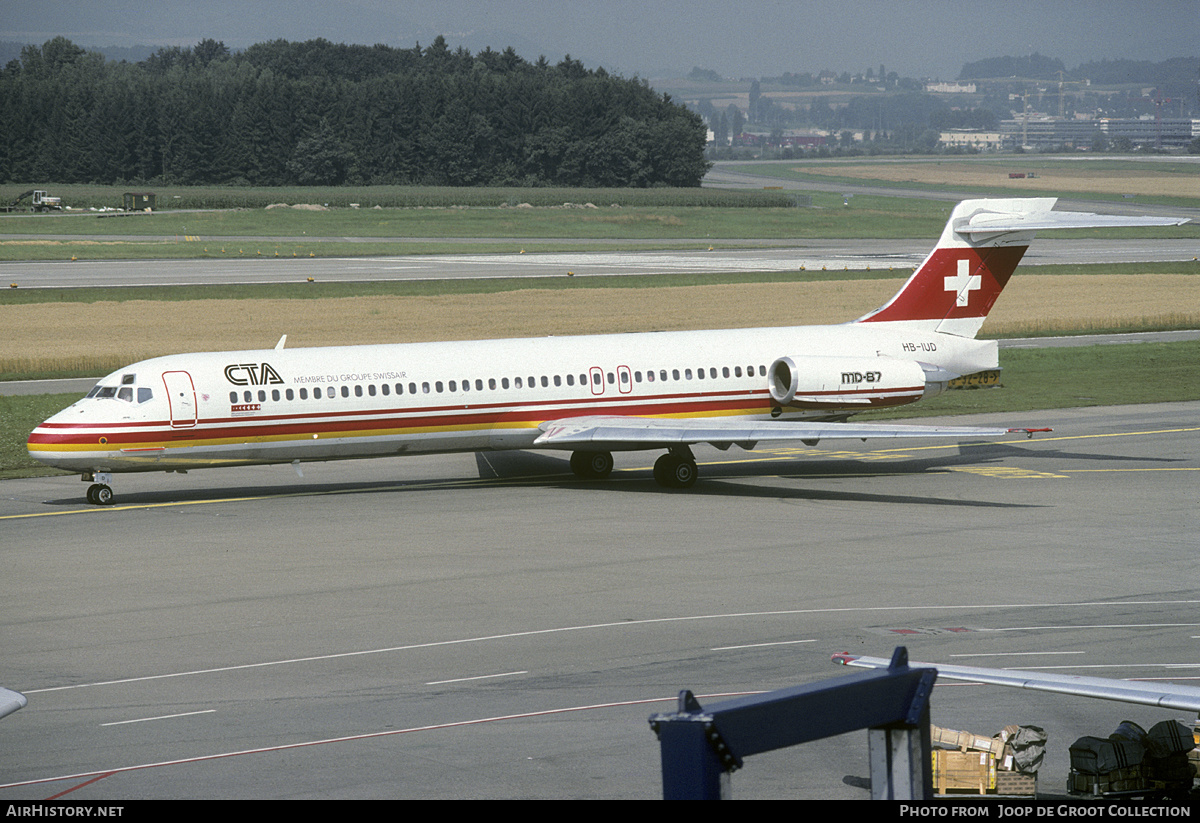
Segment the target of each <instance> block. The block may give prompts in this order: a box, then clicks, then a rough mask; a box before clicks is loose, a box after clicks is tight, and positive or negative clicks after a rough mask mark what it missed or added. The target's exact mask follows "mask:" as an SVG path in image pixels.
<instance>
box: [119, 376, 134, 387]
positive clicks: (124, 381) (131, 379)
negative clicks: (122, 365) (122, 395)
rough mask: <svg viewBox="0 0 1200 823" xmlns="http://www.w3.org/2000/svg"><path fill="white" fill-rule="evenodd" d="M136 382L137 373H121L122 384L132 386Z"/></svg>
mask: <svg viewBox="0 0 1200 823" xmlns="http://www.w3.org/2000/svg"><path fill="white" fill-rule="evenodd" d="M136 382H137V375H136V374H123V375H121V385H122V386H132V385H133V384H134V383H136Z"/></svg>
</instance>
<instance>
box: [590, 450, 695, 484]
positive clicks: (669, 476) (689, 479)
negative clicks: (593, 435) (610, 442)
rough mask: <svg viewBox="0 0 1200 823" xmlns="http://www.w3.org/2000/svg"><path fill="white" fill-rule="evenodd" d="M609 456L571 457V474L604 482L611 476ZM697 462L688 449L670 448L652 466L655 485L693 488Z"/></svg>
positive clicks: (611, 460) (596, 454)
mask: <svg viewBox="0 0 1200 823" xmlns="http://www.w3.org/2000/svg"><path fill="white" fill-rule="evenodd" d="M612 469H613V458H612V453H611V452H585V451H578V452H572V453H571V471H573V472H574V473H575V476H576V477H578V478H579V479H580V480H603V479H604V478H605V477H608V476H609V474H611V473H612ZM698 476H699V471H698V470H697V468H696V458H695V457H693V456H692V450H691V449H689V448H688V447H687V446H681V447H676V448H673V449H672V450H671V451H669V452H667V453H666V454H664V455H663V456H662V457H660V458H658V460H656V461H655V463H654V482H656V483H658V485H660V486H662V487H663V488H665V489H688V488H691V487H692V486H694V485H695V484H696V478H697V477H698Z"/></svg>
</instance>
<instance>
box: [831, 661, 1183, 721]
mask: <svg viewBox="0 0 1200 823" xmlns="http://www.w3.org/2000/svg"><path fill="white" fill-rule="evenodd" d="M833 662H835V663H841V664H842V665H844V666H857V667H858V668H863V669H886V668H887V667H888V664H889V663H890V662H891V661H889V660H885V659H884V658H882V657H860V656H858V655H853V654H846V653H845V652H843V653H842V654H835V655H834V656H833ZM908 665H910V666H912V667H914V668H931V669H937V673H938V677H944V678H947V679H949V680H967V681H971V682H973V683H988V684H991V685H994V686H1015V687H1017V688H1019V689H1031V690H1033V691H1042V692H1055V693H1057V694H1070V695H1076V696H1078V697H1095V698H1098V699H1100V700H1117V701H1120V702H1122V703H1137V704H1140V705H1143V706H1159V707H1161V708H1164V709H1177V710H1182V711H1189V712H1200V688H1198V687H1196V686H1179V685H1176V684H1174V683H1148V682H1145V681H1139V680H1113V679H1110V678H1107V677H1082V676H1078V675H1071V674H1050V673H1046V672H1029V671H1021V670H1020V669H984V668H977V667H975V666H942V665H938V664H934V663H912V662H910V663H909V664H908Z"/></svg>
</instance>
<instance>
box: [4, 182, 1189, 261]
mask: <svg viewBox="0 0 1200 823" xmlns="http://www.w3.org/2000/svg"><path fill="white" fill-rule="evenodd" d="M951 207H952V204H950V203H945V202H938V201H932V200H924V199H919V198H895V197H869V196H859V197H855V198H854V199H853V200H852V202H851V206H850V207H849V208H847V207H845V206H843V205H842V198H841V197H840V196H837V195H830V194H814V195H812V205H811V206H809V207H805V208H795V207H779V206H766V207H755V208H749V207H741V206H730V205H713V206H697V205H680V206H665V205H647V206H634V207H626V206H619V207H614V206H611V205H610V206H603V207H598V208H595V209H580V208H529V209H523V208H487V207H473V208H388V209H348V208H340V209H333V210H331V211H321V212H313V211H296V210H293V209H270V210H267V209H263V208H256V209H239V210H230V211H208V212H181V211H161V212H158V213H155V214H136V215H127V216H121V217H115V216H103V215H93V214H43V215H0V261H21V260H71V259H77V260H124V259H166V258H223V259H232V258H239V257H240V258H260V257H266V258H272V257H276V256H280V257H293V256H296V257H308V256H318V257H334V256H337V257H341V256H378V255H394V254H446V253H492V252H514V251H518V250H520V249H525V250H526V251H529V252H533V251H561V250H564V249H570V250H576V251H585V250H589V249H596V248H609V249H611V248H612V246H611V245H607V244H612V243H619V242H620V241H622V240H636V241H639V248H654V247H655V244H654V241H661V246H662V247H677V246H678V244H679V243H680V242H686V241H691V242H695V243H697V244H699V245H712V246H714V247H719V248H730V247H734V246H738V245H741V244H743V243H744V241H745V240H746V239H747V238H753V239H766V240H776V241H778V240H796V241H803V240H811V239H821V238H836V239H856V238H871V239H899V238H918V237H929V238H935V237H937V235H938V233H940V231H941V229H942V226H943V225H944V224H945V221H946V218H947V217H948V215H949V213H950V209H951ZM1061 236H1064V237H1069V236H1082V237H1087V236H1091V237H1100V236H1103V237H1124V236H1128V237H1142V238H1159V237H1161V238H1179V237H1185V238H1190V237H1200V226H1196V225H1187V226H1180V227H1172V228H1161V229H1158V228H1156V229H1132V230H1109V231H1106V232H1103V233H1100V232H1068V233H1061ZM349 238H355V239H354V240H350V239H349ZM556 241H557V242H556ZM568 241H569V242H568ZM581 241H582V245H581ZM589 242H590V243H593V244H595V245H589Z"/></svg>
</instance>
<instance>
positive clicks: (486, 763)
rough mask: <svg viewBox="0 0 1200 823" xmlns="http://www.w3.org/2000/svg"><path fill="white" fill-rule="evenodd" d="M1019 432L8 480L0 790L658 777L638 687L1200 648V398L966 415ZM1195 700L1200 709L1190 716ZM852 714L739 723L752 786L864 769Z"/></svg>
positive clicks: (543, 785) (1044, 716) (246, 793)
mask: <svg viewBox="0 0 1200 823" xmlns="http://www.w3.org/2000/svg"><path fill="white" fill-rule="evenodd" d="M922 422H955V423H970V424H972V425H994V424H1005V425H1014V426H1016V425H1020V426H1031V427H1041V426H1051V427H1053V428H1054V432H1053V433H1051V434H1048V435H1039V436H1037V437H1036V438H1035V439H1032V440H1025V439H1021V438H1010V439H1006V440H1004V441H1003V442H982V443H974V444H961V445H959V444H933V445H930V444H929V443H928V442H919V443H916V444H915V445H914V446H913V447H912V448H906V447H905V445H904V444H903V443H902V442H901V443H899V444H897V443H891V442H889V443H887V444H885V445H883V446H879V445H877V444H876V443H874V442H868V443H857V444H856V445H854V446H850V447H847V446H845V445H844V444H836V445H832V444H831V445H829V446H826V445H824V444H818V445H817V446H815V447H811V448H808V447H804V448H795V449H791V448H790V449H779V450H762V451H756V452H742V451H739V450H737V449H731V450H730V451H729V452H718V451H716V450H712V449H704V450H700V449H698V450H697V457H698V459H699V462H700V464H701V465H700V468H701V479H700V482H699V483H698V484H697V485H696V486H695V487H694V488H693V489H692V490H691V491H688V492H668V491H664V490H662V489H660V488H659V487H657V486H656V485H655V484H654V481H653V480H652V479H651V474H650V465H651V463H652V460H653V456H654V455H645V454H622V455H618V456H617V471H616V472H615V473H614V476H613V478H612V479H611V480H610V481H608V482H604V483H581V482H578V481H575V480H573V479H571V478H570V476H569V471H568V469H567V463H566V459H565V455H562V456H559V455H556V454H540V453H532V452H520V453H494V454H486V455H481V456H479V457H476V456H475V455H451V456H440V457H421V458H397V459H387V460H376V461H353V462H346V463H331V464H312V465H306V466H305V467H304V475H305V476H304V478H298V477H297V476H296V474H295V473H294V472H293V471H292V469H291V468H290V467H287V466H282V467H262V468H249V469H234V470H213V471H201V472H194V473H192V474H189V475H187V476H178V475H162V474H147V475H128V476H120V477H118V478H117V488H116V491H117V495H118V505H116V506H114V507H111V508H106V509H100V508H95V507H88V506H86V505H83V504H82V498H83V491H84V484H82V483H80V482H79V481H78V479H77V478H75V477H53V478H39V479H29V480H10V481H2V482H0V534H3V536H4V539H3V541H2V543H0V552H2V554H0V557H2V558H3V561H4V566H5V574H4V575H3V576H2V577H0V598H2V601H0V602H3V603H4V607H3V610H2V612H0V620H2V623H3V632H4V638H5V654H4V655H3V656H2V657H0V685H2V686H5V687H8V688H11V689H16V690H18V691H21V692H23V693H25V694H26V695H27V696H28V698H29V705H28V707H27V708H25V709H23V710H21V711H19V712H17V713H16V714H14V715H11V716H10V717H7V718H5V719H3V720H0V784H2V785H0V798H3V799H6V800H10V799H44V798H49V797H51V796H54V795H58V794H60V793H62V792H70V794H69V795H67V797H68V798H69V799H71V800H73V801H80V802H83V801H89V800H100V799H130V798H192V797H196V798H322V799H324V798H359V797H403V798H409V797H412V798H450V797H462V798H474V797H480V798H531V797H535V798H543V797H544V798H592V797H595V798H653V797H657V796H659V793H660V782H659V781H660V771H659V760H658V757H659V752H658V744H657V741H656V740H655V738H654V735H653V733H652V732H651V731H650V729H649V726H648V724H647V722H646V720H647V717H648V716H649V715H650V714H651V713H653V712H656V711H661V710H664V709H669V708H670V707H671V706H672V705H673V703H674V700H675V695H676V694H677V693H678V691H679V690H680V689H684V688H687V689H691V690H692V691H693V692H694V693H695V694H697V695H698V696H699V697H700V700H701V702H702V703H704V702H711V701H713V700H715V699H718V698H715V697H712V696H711V695H724V694H741V693H746V692H750V691H756V690H763V689H774V688H781V687H785V686H789V685H794V684H797V683H801V682H810V681H814V680H819V679H824V678H830V677H837V676H841V675H844V674H845V673H846V671H845V670H844V669H840V668H835V667H834V666H832V665H831V664H830V662H829V658H830V655H831V654H833V653H835V652H838V651H851V652H858V653H863V654H870V655H876V656H889V655H890V654H891V651H892V649H893V648H894V646H895V645H897V644H899V643H904V644H906V645H907V646H908V647H909V651H910V655H911V657H912V658H913V659H914V660H920V661H932V662H934V663H937V662H945V663H962V664H969V665H977V666H993V667H1023V668H1047V669H1050V670H1053V671H1059V672H1066V673H1083V674H1091V675H1100V676H1108V677H1118V678H1120V677H1130V678H1139V679H1140V678H1170V679H1172V680H1177V681H1179V682H1195V681H1196V680H1197V679H1200V663H1197V660H1198V658H1197V654H1196V649H1197V643H1198V642H1200V616H1198V615H1200V608H1198V607H1200V589H1198V588H1197V586H1196V582H1195V580H1196V575H1195V550H1196V547H1195V534H1196V533H1197V527H1198V526H1200V522H1198V520H1200V515H1197V510H1198V507H1197V494H1196V489H1197V488H1200V486H1198V485H1197V482H1196V479H1197V472H1200V403H1176V404H1162V405H1154V406H1126V407H1116V408H1091V409H1070V410H1059V411H1046V412H1033V413H1022V414H1020V415H1003V416H992V415H988V416H977V417H972V418H969V419H966V418H964V419H959V420H954V421H950V420H949V419H947V420H944V421H929V420H923V421H922ZM932 705H933V721H934V722H935V723H937V724H939V725H943V726H949V727H952V728H960V729H967V730H970V731H973V732H976V733H978V734H985V735H991V734H993V733H995V732H997V731H999V730H1000V728H1002V727H1003V726H1005V725H1008V724H1013V723H1022V724H1034V725H1038V726H1042V727H1044V728H1045V729H1046V730H1047V731H1048V732H1049V734H1050V742H1049V747H1048V754H1047V758H1046V762H1045V765H1044V766H1043V768H1042V773H1041V778H1040V789H1041V791H1042V793H1043V794H1046V795H1050V796H1056V795H1057V796H1061V795H1062V794H1063V787H1064V785H1065V780H1066V774H1067V768H1068V760H1067V747H1068V746H1069V745H1070V743H1071V742H1073V741H1074V740H1075V739H1076V738H1077V737H1079V736H1082V735H1085V734H1091V735H1098V736H1106V735H1107V734H1109V733H1110V732H1111V731H1112V730H1113V728H1114V727H1115V726H1116V724H1117V723H1118V722H1119V721H1120V720H1123V719H1130V720H1134V721H1136V722H1138V723H1140V724H1141V725H1143V726H1147V727H1148V726H1149V725H1152V724H1153V723H1155V722H1157V721H1158V720H1161V719H1166V718H1170V717H1172V716H1174V715H1173V713H1171V712H1168V711H1164V710H1153V709H1148V708H1143V707H1133V706H1127V705H1124V704H1118V703H1105V702H1099V701H1089V700H1084V699H1075V698H1069V697H1063V696H1053V695H1039V694H1036V693H1030V692H1022V691H1019V690H1005V689H1001V688H999V687H985V686H971V685H950V684H944V685H939V686H938V687H937V688H936V689H935V692H934V697H933V704H932ZM1178 719H1180V720H1181V721H1183V722H1185V723H1188V724H1189V725H1190V722H1191V720H1192V719H1194V718H1188V717H1179V718H1178ZM867 772H868V769H867V746H866V734H865V732H864V733H855V734H851V735H846V736H844V737H841V738H835V739H832V740H826V741H822V742H818V743H813V744H808V745H806V746H803V747H799V748H797V749H794V750H789V751H787V752H781V753H776V754H769V755H760V756H757V757H753V758H749V759H748V760H747V762H746V766H745V768H744V769H743V770H741V771H739V772H737V773H736V774H735V775H734V777H733V792H734V796H735V797H739V798H781V797H782V798H842V799H859V798H865V797H866V796H867V790H866V788H865V786H866V782H865V781H866V776H867Z"/></svg>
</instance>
